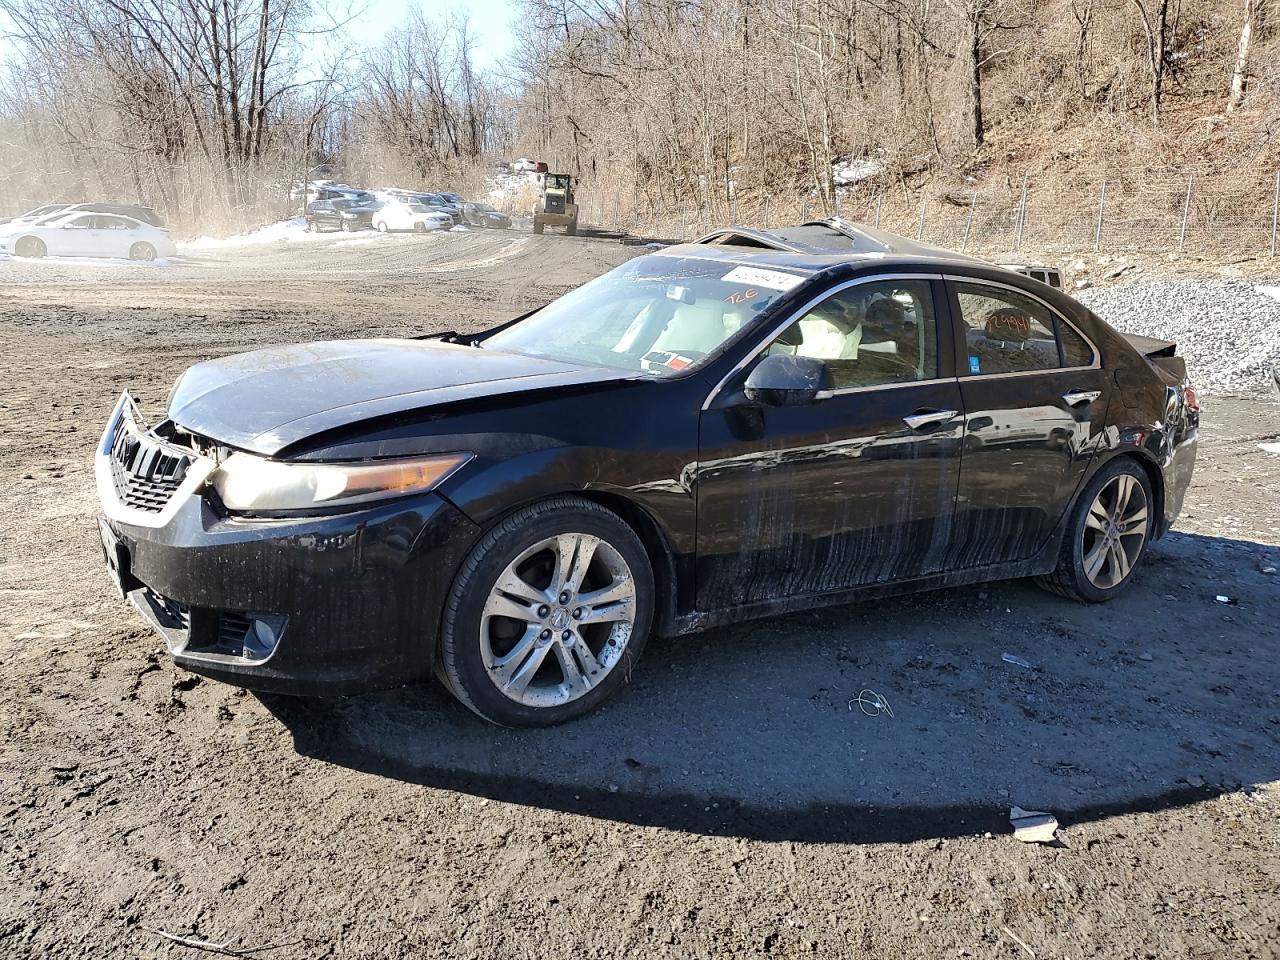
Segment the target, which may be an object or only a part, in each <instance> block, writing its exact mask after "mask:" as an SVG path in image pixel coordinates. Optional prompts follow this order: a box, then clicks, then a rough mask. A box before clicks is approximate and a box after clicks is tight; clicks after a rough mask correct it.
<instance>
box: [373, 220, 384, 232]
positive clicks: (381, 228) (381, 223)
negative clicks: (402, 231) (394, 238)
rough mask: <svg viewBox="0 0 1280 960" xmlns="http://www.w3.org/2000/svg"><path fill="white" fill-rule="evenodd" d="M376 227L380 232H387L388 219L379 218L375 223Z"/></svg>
mask: <svg viewBox="0 0 1280 960" xmlns="http://www.w3.org/2000/svg"><path fill="white" fill-rule="evenodd" d="M374 227H375V228H376V229H377V231H378V232H379V233H386V232H387V221H385V220H379V221H378V222H377V223H375V224H374Z"/></svg>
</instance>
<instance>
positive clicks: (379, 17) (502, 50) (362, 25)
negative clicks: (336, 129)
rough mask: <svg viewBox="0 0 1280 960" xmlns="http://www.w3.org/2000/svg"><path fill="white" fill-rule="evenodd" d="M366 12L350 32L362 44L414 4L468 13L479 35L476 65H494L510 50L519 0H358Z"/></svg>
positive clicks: (439, 12)
mask: <svg viewBox="0 0 1280 960" xmlns="http://www.w3.org/2000/svg"><path fill="white" fill-rule="evenodd" d="M355 3H356V4H357V5H360V6H363V8H364V9H363V12H362V13H361V14H360V15H359V16H358V17H357V18H356V19H355V20H354V21H353V22H352V24H351V26H350V28H349V32H350V33H351V34H352V36H354V37H356V38H358V39H359V40H360V42H361V43H363V44H367V45H371V44H373V43H376V42H377V41H378V40H380V39H382V37H383V36H384V35H385V34H386V32H387V31H388V30H393V29H395V27H396V25H397V24H400V23H403V22H404V20H405V17H406V14H407V13H408V11H409V10H410V9H411V8H412V7H413V6H415V5H417V6H420V7H421V8H422V9H423V11H424V12H426V13H428V14H430V15H432V16H434V17H437V18H440V19H444V18H445V17H447V16H448V15H449V14H450V13H465V14H467V16H468V17H469V19H470V26H471V29H472V31H473V32H474V34H475V38H476V65H477V66H479V67H481V68H487V67H491V66H493V65H495V64H496V63H497V62H498V61H500V60H501V59H502V58H503V57H504V56H506V55H507V54H508V53H509V52H510V51H511V46H512V43H513V37H512V35H511V21H512V19H513V18H514V17H515V16H516V0H363V3H361V0H355Z"/></svg>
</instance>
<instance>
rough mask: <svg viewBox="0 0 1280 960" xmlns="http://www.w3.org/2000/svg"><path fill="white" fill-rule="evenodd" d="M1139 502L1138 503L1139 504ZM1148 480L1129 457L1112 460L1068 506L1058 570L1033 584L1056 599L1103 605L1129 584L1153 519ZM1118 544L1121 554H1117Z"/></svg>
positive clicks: (1144, 549)
mask: <svg viewBox="0 0 1280 960" xmlns="http://www.w3.org/2000/svg"><path fill="white" fill-rule="evenodd" d="M1139 501H1140V502H1139ZM1154 505H1155V498H1154V497H1153V496H1152V494H1151V480H1150V479H1149V478H1148V477H1147V473H1146V471H1145V470H1143V469H1142V467H1141V466H1140V465H1139V464H1138V463H1137V461H1136V460H1134V459H1132V458H1131V457H1117V458H1116V459H1115V460H1112V461H1111V462H1110V463H1108V464H1107V465H1106V466H1104V467H1103V468H1102V469H1101V470H1099V471H1098V472H1097V473H1096V474H1095V475H1094V476H1093V478H1092V479H1091V480H1090V481H1089V482H1088V483H1087V484H1086V485H1085V488H1084V490H1083V491H1081V493H1080V496H1079V497H1077V498H1076V502H1075V503H1074V504H1073V505H1072V508H1071V517H1070V520H1069V521H1068V523H1067V531H1066V534H1065V535H1064V536H1063V540H1062V549H1061V552H1060V553H1059V554H1058V566H1057V569H1055V570H1054V571H1053V573H1051V574H1049V575H1048V576H1044V577H1037V578H1036V583H1038V584H1039V585H1040V586H1042V587H1044V588H1045V589H1046V590H1048V591H1050V592H1052V593H1056V594H1058V595H1059V596H1063V597H1067V598H1068V599H1072V600H1079V601H1082V602H1084V603H1104V602H1105V601H1107V600H1110V599H1111V598H1112V597H1114V596H1116V595H1117V594H1119V593H1120V592H1121V591H1123V590H1124V588H1125V587H1127V586H1128V585H1129V584H1130V583H1131V582H1132V580H1133V574H1134V572H1135V571H1136V570H1137V569H1138V566H1139V564H1140V563H1141V562H1142V558H1143V557H1144V556H1146V553H1147V547H1148V546H1149V545H1150V543H1151V531H1152V529H1153V526H1154V523H1155V521H1156V519H1157V518H1156V517H1155V515H1154V513H1153V508H1154ZM1110 543H1114V544H1117V545H1118V549H1119V550H1120V551H1121V552H1120V553H1119V554H1117V553H1116V552H1115V551H1116V549H1117V547H1110V546H1108V544H1110Z"/></svg>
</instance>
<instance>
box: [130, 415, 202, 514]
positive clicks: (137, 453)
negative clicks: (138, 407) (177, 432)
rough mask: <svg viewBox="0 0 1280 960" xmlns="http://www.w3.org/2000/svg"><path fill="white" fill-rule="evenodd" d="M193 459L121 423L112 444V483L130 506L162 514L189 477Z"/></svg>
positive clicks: (131, 426)
mask: <svg viewBox="0 0 1280 960" xmlns="http://www.w3.org/2000/svg"><path fill="white" fill-rule="evenodd" d="M190 465H191V458H190V457H189V456H187V455H186V454H184V453H182V452H181V451H180V450H176V449H174V448H172V447H167V446H164V445H162V444H161V443H160V442H159V441H157V440H156V439H154V438H152V437H150V436H145V435H142V434H140V433H138V432H137V431H136V429H134V428H133V425H132V424H131V423H129V422H127V421H126V422H124V423H121V425H120V430H119V431H118V432H117V433H116V437H115V442H114V443H112V445H111V480H112V482H113V484H114V485H115V490H116V496H117V497H119V499H120V502H121V503H122V504H124V505H125V506H126V507H132V508H133V509H135V510H142V511H144V512H146V513H159V512H160V511H161V510H163V509H164V508H165V506H166V505H167V504H168V503H169V501H170V499H172V498H173V495H174V493H175V492H176V491H177V489H178V487H180V486H181V485H182V481H183V479H185V478H186V475H187V467H189V466H190Z"/></svg>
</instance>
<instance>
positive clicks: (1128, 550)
mask: <svg viewBox="0 0 1280 960" xmlns="http://www.w3.org/2000/svg"><path fill="white" fill-rule="evenodd" d="M1149 525H1150V518H1149V516H1148V508H1147V492H1146V490H1145V489H1143V486H1142V484H1141V483H1140V482H1139V480H1138V478H1137V477H1134V476H1132V475H1130V474H1128V473H1122V474H1119V475H1118V476H1116V477H1115V478H1114V479H1112V480H1111V481H1110V482H1109V483H1107V484H1106V485H1105V486H1103V488H1102V489H1101V490H1099V491H1098V495H1097V497H1095V498H1094V501H1093V503H1091V504H1090V505H1089V512H1088V514H1086V515H1085V519H1084V528H1083V532H1082V534H1081V536H1082V538H1083V542H1082V544H1081V546H1082V549H1081V552H1080V555H1081V557H1083V558H1084V559H1083V565H1084V575H1085V577H1086V578H1087V579H1088V581H1089V582H1090V583H1091V584H1093V585H1094V586H1095V587H1097V588H1098V589H1099V590H1110V589H1112V588H1113V587H1116V586H1119V585H1120V583H1121V582H1123V581H1124V579H1125V578H1126V577H1128V576H1129V571H1131V570H1132V569H1133V565H1134V564H1135V563H1137V562H1138V558H1139V557H1140V556H1141V555H1142V549H1143V547H1144V546H1145V545H1146V542H1147V530H1148V528H1149Z"/></svg>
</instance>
